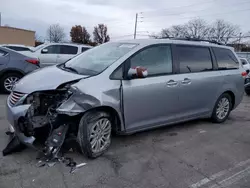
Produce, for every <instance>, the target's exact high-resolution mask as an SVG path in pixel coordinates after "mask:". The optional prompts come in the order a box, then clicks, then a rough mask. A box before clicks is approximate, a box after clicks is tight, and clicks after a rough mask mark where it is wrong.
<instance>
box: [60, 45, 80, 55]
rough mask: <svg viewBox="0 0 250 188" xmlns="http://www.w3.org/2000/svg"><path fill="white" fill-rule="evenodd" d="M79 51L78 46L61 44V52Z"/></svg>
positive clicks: (74, 52) (72, 52) (73, 52)
mask: <svg viewBox="0 0 250 188" xmlns="http://www.w3.org/2000/svg"><path fill="white" fill-rule="evenodd" d="M77 51H78V47H76V46H68V45H61V52H60V54H77Z"/></svg>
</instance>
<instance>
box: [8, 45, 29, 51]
mask: <svg viewBox="0 0 250 188" xmlns="http://www.w3.org/2000/svg"><path fill="white" fill-rule="evenodd" d="M5 47H6V48H9V49H12V50H15V51H31V50H30V49H29V48H25V47H19V46H5Z"/></svg>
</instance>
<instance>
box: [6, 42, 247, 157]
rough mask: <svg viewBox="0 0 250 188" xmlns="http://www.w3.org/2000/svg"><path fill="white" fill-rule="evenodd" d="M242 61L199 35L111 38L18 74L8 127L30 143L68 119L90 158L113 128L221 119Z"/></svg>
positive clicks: (237, 93) (232, 104)
mask: <svg viewBox="0 0 250 188" xmlns="http://www.w3.org/2000/svg"><path fill="white" fill-rule="evenodd" d="M239 61H240V60H239V59H238V57H237V56H236V55H235V53H234V52H233V51H232V50H231V48H229V47H226V46H223V45H217V44H213V43H208V42H202V41H196V42H194V41H185V40H168V39H152V40H151V39H150V40H146V39H145V40H129V41H122V42H109V43H106V44H103V45H100V46H98V47H95V48H93V49H90V50H88V51H86V52H85V53H83V54H81V55H79V56H77V57H75V58H73V59H71V60H70V61H68V62H66V63H63V64H59V65H56V66H51V67H46V68H43V69H41V70H38V71H35V72H33V73H31V74H29V75H27V76H25V77H24V78H22V79H21V80H20V81H19V82H18V83H17V84H16V85H15V87H14V89H13V92H12V93H11V95H10V96H9V97H8V99H7V114H8V120H9V123H10V129H11V130H12V131H15V134H16V135H17V136H18V138H19V139H20V141H21V142H23V143H25V144H27V143H28V144H31V143H33V141H34V140H35V139H36V137H37V136H38V135H40V134H41V133H40V131H41V130H42V129H46V128H47V130H48V135H46V136H50V134H51V132H53V130H56V129H58V127H65V126H68V128H67V129H64V130H67V131H68V133H67V134H66V133H65V134H66V135H68V134H70V135H71V136H72V135H74V136H75V138H76V140H77V142H78V143H79V145H80V148H81V150H82V152H83V153H85V154H86V155H87V156H88V157H91V158H95V157H98V156H100V155H101V154H103V153H104V152H105V151H106V150H107V149H108V148H109V146H110V144H111V132H116V133H119V134H131V133H135V132H138V131H143V130H148V129H152V128H156V127H161V126H166V125H170V124H175V123H181V122H185V121H189V120H193V119H198V118H211V119H212V121H213V122H216V123H222V122H224V121H225V120H226V119H227V117H228V116H229V114H230V112H231V111H232V110H233V109H235V108H236V107H237V106H238V105H239V104H240V102H241V100H242V97H243V94H244V76H246V73H245V71H244V70H243V68H242V67H241V66H239ZM44 132H45V131H43V134H44ZM66 137H67V136H66Z"/></svg>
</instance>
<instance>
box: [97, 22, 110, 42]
mask: <svg viewBox="0 0 250 188" xmlns="http://www.w3.org/2000/svg"><path fill="white" fill-rule="evenodd" d="M93 36H94V42H96V43H97V44H102V43H105V42H108V41H109V40H110V37H109V35H108V28H107V26H106V25H104V24H98V26H96V27H94V31H93Z"/></svg>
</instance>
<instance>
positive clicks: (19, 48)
mask: <svg viewBox="0 0 250 188" xmlns="http://www.w3.org/2000/svg"><path fill="white" fill-rule="evenodd" d="M1 46H2V47H5V48H9V49H11V50H14V51H18V52H26V51H29V52H32V51H33V49H34V47H32V46H25V45H20V44H4V45H1Z"/></svg>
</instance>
